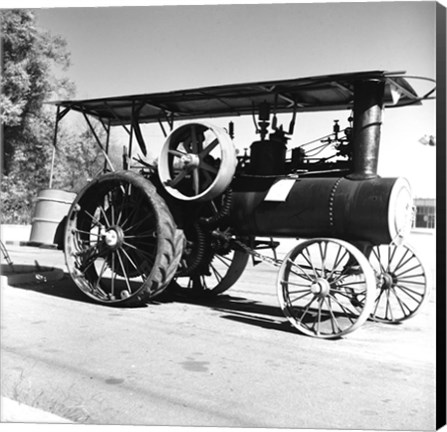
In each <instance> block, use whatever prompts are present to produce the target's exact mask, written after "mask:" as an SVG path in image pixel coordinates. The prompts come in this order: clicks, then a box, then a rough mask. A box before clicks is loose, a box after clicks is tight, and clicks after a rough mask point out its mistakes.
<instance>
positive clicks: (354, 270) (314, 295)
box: [277, 238, 376, 339]
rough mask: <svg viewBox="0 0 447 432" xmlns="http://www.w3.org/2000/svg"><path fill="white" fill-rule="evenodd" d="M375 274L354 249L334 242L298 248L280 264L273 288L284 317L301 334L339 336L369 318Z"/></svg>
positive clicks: (317, 241) (318, 241)
mask: <svg viewBox="0 0 447 432" xmlns="http://www.w3.org/2000/svg"><path fill="white" fill-rule="evenodd" d="M375 282H376V281H375V277H374V272H373V270H372V268H371V266H370V264H369V263H368V260H367V259H366V257H365V256H364V255H363V254H362V253H361V252H360V251H359V250H358V249H357V248H356V247H354V246H353V245H351V244H349V243H347V242H345V241H342V240H337V239H326V238H321V239H314V240H308V241H305V242H303V243H300V244H298V245H297V246H296V247H295V248H294V249H292V250H291V251H290V252H289V254H288V255H287V256H286V257H285V259H284V261H283V264H282V265H281V268H280V271H279V274H278V281H277V288H278V297H279V302H280V305H281V309H282V311H283V313H284V315H285V316H286V317H287V318H288V320H289V321H290V322H291V323H292V325H293V326H294V327H296V328H297V329H298V330H299V331H300V332H302V333H304V334H306V335H309V336H314V337H318V338H327V339H329V338H337V337H340V336H343V335H346V334H348V333H350V332H352V331H354V330H356V329H357V328H359V327H360V326H361V325H362V324H363V323H364V322H365V321H366V320H367V318H368V317H369V315H370V314H371V311H372V308H373V306H374V297H375Z"/></svg>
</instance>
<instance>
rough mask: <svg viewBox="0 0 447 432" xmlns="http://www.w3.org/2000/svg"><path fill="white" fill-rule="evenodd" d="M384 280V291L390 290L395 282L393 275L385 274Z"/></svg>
mask: <svg viewBox="0 0 447 432" xmlns="http://www.w3.org/2000/svg"><path fill="white" fill-rule="evenodd" d="M382 278H383V279H382V289H390V288H391V287H392V286H393V285H394V282H395V281H394V277H393V275H392V274H389V273H385V274H384V275H383V276H382Z"/></svg>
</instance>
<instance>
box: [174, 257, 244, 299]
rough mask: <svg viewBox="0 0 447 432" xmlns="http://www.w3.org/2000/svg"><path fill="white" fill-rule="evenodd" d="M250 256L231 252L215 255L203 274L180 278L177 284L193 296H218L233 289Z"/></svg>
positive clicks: (195, 273) (177, 279)
mask: <svg viewBox="0 0 447 432" xmlns="http://www.w3.org/2000/svg"><path fill="white" fill-rule="evenodd" d="M248 259H249V256H248V254H247V253H246V252H243V251H231V252H228V253H227V254H225V255H220V254H215V255H214V256H213V259H212V260H211V262H210V263H209V264H208V266H207V269H206V270H205V271H204V272H203V273H202V272H194V273H193V274H191V275H185V276H178V277H177V278H176V282H177V284H178V285H179V286H180V287H181V288H184V289H188V290H190V292H191V293H192V294H193V295H197V296H201V295H204V296H205V295H217V294H222V293H223V292H224V291H226V290H228V289H229V288H231V287H232V286H233V285H234V284H235V283H236V282H237V281H238V279H239V278H240V276H241V275H242V273H243V272H244V270H245V267H246V266H247V263H248Z"/></svg>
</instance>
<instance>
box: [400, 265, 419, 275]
mask: <svg viewBox="0 0 447 432" xmlns="http://www.w3.org/2000/svg"><path fill="white" fill-rule="evenodd" d="M420 267H421V266H420V265H419V264H416V265H415V266H413V267H411V268H409V269H405V270H404V271H403V272H401V273H397V272H395V276H396V277H397V278H401V277H402V275H404V274H407V273H409V272H411V271H413V270H415V269H418V268H420Z"/></svg>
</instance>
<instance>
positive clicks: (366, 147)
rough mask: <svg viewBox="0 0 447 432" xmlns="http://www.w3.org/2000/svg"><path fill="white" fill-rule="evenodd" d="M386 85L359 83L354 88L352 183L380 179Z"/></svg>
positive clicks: (372, 81)
mask: <svg viewBox="0 0 447 432" xmlns="http://www.w3.org/2000/svg"><path fill="white" fill-rule="evenodd" d="M384 93H385V82H384V81H380V80H368V81H358V82H357V83H356V84H355V86H354V94H355V97H354V135H353V164H354V171H353V172H352V173H351V174H350V175H349V176H348V178H350V179H351V180H364V179H371V178H375V177H377V164H378V159H379V145H380V127H381V125H382V109H383V99H384Z"/></svg>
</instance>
